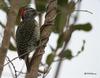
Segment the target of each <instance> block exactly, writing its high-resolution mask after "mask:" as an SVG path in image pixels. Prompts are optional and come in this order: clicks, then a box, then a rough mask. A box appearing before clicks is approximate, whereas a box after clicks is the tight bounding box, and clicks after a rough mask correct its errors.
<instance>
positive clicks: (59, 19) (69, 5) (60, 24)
mask: <svg viewBox="0 0 100 78" xmlns="http://www.w3.org/2000/svg"><path fill="white" fill-rule="evenodd" d="M8 1H9V3H10V4H12V3H16V4H17V5H18V6H17V8H21V7H24V6H27V5H28V4H30V1H31V0H13V1H12V0H8ZM35 6H36V10H37V11H38V12H40V13H41V14H43V13H45V12H46V9H47V8H46V7H47V0H35ZM0 9H2V10H4V11H5V12H7V11H8V9H9V7H8V6H7V4H6V3H5V2H4V0H0ZM75 9H76V3H75V2H74V0H70V1H69V0H58V2H57V16H56V19H55V23H54V26H53V31H52V32H54V33H56V34H58V35H59V37H58V39H57V47H56V49H54V48H53V47H52V46H50V48H51V50H52V52H55V53H50V54H48V56H47V59H46V64H47V65H48V66H50V65H51V64H52V63H53V61H54V58H55V57H57V56H59V57H60V55H58V53H57V52H58V50H59V49H62V48H63V47H64V44H65V42H66V40H68V37H71V35H72V33H73V32H74V31H76V30H83V31H85V32H89V31H90V30H92V25H91V24H90V23H84V24H71V25H70V24H68V26H66V25H67V23H68V22H69V21H68V18H71V15H72V14H73V13H74V11H75ZM77 16H78V15H77ZM20 20H21V18H20V15H19V14H18V15H17V19H16V25H18V24H19V23H20ZM67 27H68V28H67ZM67 30H72V32H70V33H69V31H67ZM69 35H70V36H69ZM69 39H70V38H69ZM84 44H85V40H84V41H83V46H82V47H81V50H80V51H78V53H77V55H79V54H80V53H81V52H82V51H83V50H84V47H85V46H84ZM9 49H10V50H13V51H16V47H15V46H14V45H13V44H12V42H10V46H9ZM59 54H61V53H59ZM62 55H63V58H66V59H68V60H71V59H72V58H73V57H74V56H73V55H72V50H70V49H66V48H65V50H64V52H63V54H62ZM77 55H76V56H77ZM60 58H62V57H60Z"/></svg>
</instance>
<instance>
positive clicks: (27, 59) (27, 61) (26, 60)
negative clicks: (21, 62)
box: [25, 55, 30, 72]
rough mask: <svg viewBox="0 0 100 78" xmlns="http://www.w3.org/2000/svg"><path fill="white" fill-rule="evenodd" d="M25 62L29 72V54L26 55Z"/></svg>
mask: <svg viewBox="0 0 100 78" xmlns="http://www.w3.org/2000/svg"><path fill="white" fill-rule="evenodd" d="M25 63H26V68H27V72H29V71H30V61H29V57H28V55H26V56H25Z"/></svg>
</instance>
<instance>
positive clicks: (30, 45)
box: [16, 7, 40, 70]
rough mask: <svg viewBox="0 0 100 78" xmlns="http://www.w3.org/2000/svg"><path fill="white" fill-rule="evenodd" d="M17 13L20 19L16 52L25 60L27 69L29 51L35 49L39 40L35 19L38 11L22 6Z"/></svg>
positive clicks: (38, 28)
mask: <svg viewBox="0 0 100 78" xmlns="http://www.w3.org/2000/svg"><path fill="white" fill-rule="evenodd" d="M19 15H20V16H21V18H22V21H21V22H20V24H19V26H18V28H17V30H16V45H17V52H18V56H19V58H20V59H23V60H25V62H26V67H27V70H29V57H28V56H29V53H30V52H32V51H33V50H35V49H36V47H37V46H38V44H39V40H40V27H39V26H38V23H37V21H36V20H35V17H36V16H37V15H38V12H37V11H36V10H35V9H33V8H30V7H22V8H21V9H20V10H19Z"/></svg>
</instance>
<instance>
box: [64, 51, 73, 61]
mask: <svg viewBox="0 0 100 78" xmlns="http://www.w3.org/2000/svg"><path fill="white" fill-rule="evenodd" d="M64 57H65V58H66V59H68V60H71V59H72V58H73V55H72V51H71V50H70V49H67V50H66V51H64Z"/></svg>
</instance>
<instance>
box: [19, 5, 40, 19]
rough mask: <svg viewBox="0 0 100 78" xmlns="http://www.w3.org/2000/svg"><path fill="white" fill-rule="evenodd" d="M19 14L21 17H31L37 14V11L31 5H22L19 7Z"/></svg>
mask: <svg viewBox="0 0 100 78" xmlns="http://www.w3.org/2000/svg"><path fill="white" fill-rule="evenodd" d="M19 15H20V16H21V17H22V19H23V20H24V19H33V18H35V16H37V15H38V12H37V11H36V10H35V9H33V8H31V7H22V8H20V9H19Z"/></svg>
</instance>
